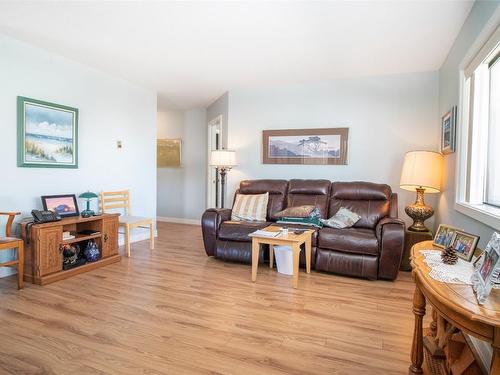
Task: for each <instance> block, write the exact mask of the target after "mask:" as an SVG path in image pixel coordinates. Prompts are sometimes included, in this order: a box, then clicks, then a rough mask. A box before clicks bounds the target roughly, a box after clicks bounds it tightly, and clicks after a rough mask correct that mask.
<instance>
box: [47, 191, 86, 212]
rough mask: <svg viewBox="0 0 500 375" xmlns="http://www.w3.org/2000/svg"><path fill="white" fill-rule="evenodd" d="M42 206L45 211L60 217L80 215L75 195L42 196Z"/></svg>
mask: <svg viewBox="0 0 500 375" xmlns="http://www.w3.org/2000/svg"><path fill="white" fill-rule="evenodd" d="M42 205H43V209H44V210H45V211H47V210H50V211H54V212H55V213H57V214H59V216H61V217H70V216H79V215H80V210H79V209H78V203H77V201H76V196H75V194H63V195H44V196H42Z"/></svg>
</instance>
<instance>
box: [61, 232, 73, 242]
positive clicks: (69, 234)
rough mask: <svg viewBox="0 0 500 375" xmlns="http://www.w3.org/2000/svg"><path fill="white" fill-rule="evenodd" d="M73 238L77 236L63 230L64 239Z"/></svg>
mask: <svg viewBox="0 0 500 375" xmlns="http://www.w3.org/2000/svg"><path fill="white" fill-rule="evenodd" d="M73 238H75V236H74V235H72V234H71V232H63V241H65V240H72V239H73Z"/></svg>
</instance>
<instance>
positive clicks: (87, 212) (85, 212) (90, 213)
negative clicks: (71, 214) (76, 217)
mask: <svg viewBox="0 0 500 375" xmlns="http://www.w3.org/2000/svg"><path fill="white" fill-rule="evenodd" d="M80 215H81V216H82V217H91V216H94V215H95V213H94V211H92V210H83V211H82V212H80Z"/></svg>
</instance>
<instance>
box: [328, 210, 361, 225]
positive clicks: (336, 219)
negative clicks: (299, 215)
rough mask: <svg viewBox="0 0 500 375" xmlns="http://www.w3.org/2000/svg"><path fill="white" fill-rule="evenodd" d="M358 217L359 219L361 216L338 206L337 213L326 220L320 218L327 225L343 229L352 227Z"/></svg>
mask: <svg viewBox="0 0 500 375" xmlns="http://www.w3.org/2000/svg"><path fill="white" fill-rule="evenodd" d="M359 219H361V216H359V215H358V214H357V213H355V212H352V211H351V210H348V209H347V208H344V207H340V209H339V210H338V211H337V213H336V214H335V215H333V216H332V217H331V218H329V219H328V220H325V219H320V220H321V222H322V223H323V224H324V225H326V226H327V227H331V228H337V229H343V228H350V227H352V226H353V225H354V224H356V223H357V222H358V221H359Z"/></svg>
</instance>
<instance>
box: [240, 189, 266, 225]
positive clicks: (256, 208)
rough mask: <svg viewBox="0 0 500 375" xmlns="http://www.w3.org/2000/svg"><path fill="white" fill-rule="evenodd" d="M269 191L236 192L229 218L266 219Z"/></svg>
mask: <svg viewBox="0 0 500 375" xmlns="http://www.w3.org/2000/svg"><path fill="white" fill-rule="evenodd" d="M268 200H269V193H265V194H236V199H235V200H234V205H233V211H232V213H231V220H234V221H266V214H267V202H268Z"/></svg>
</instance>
